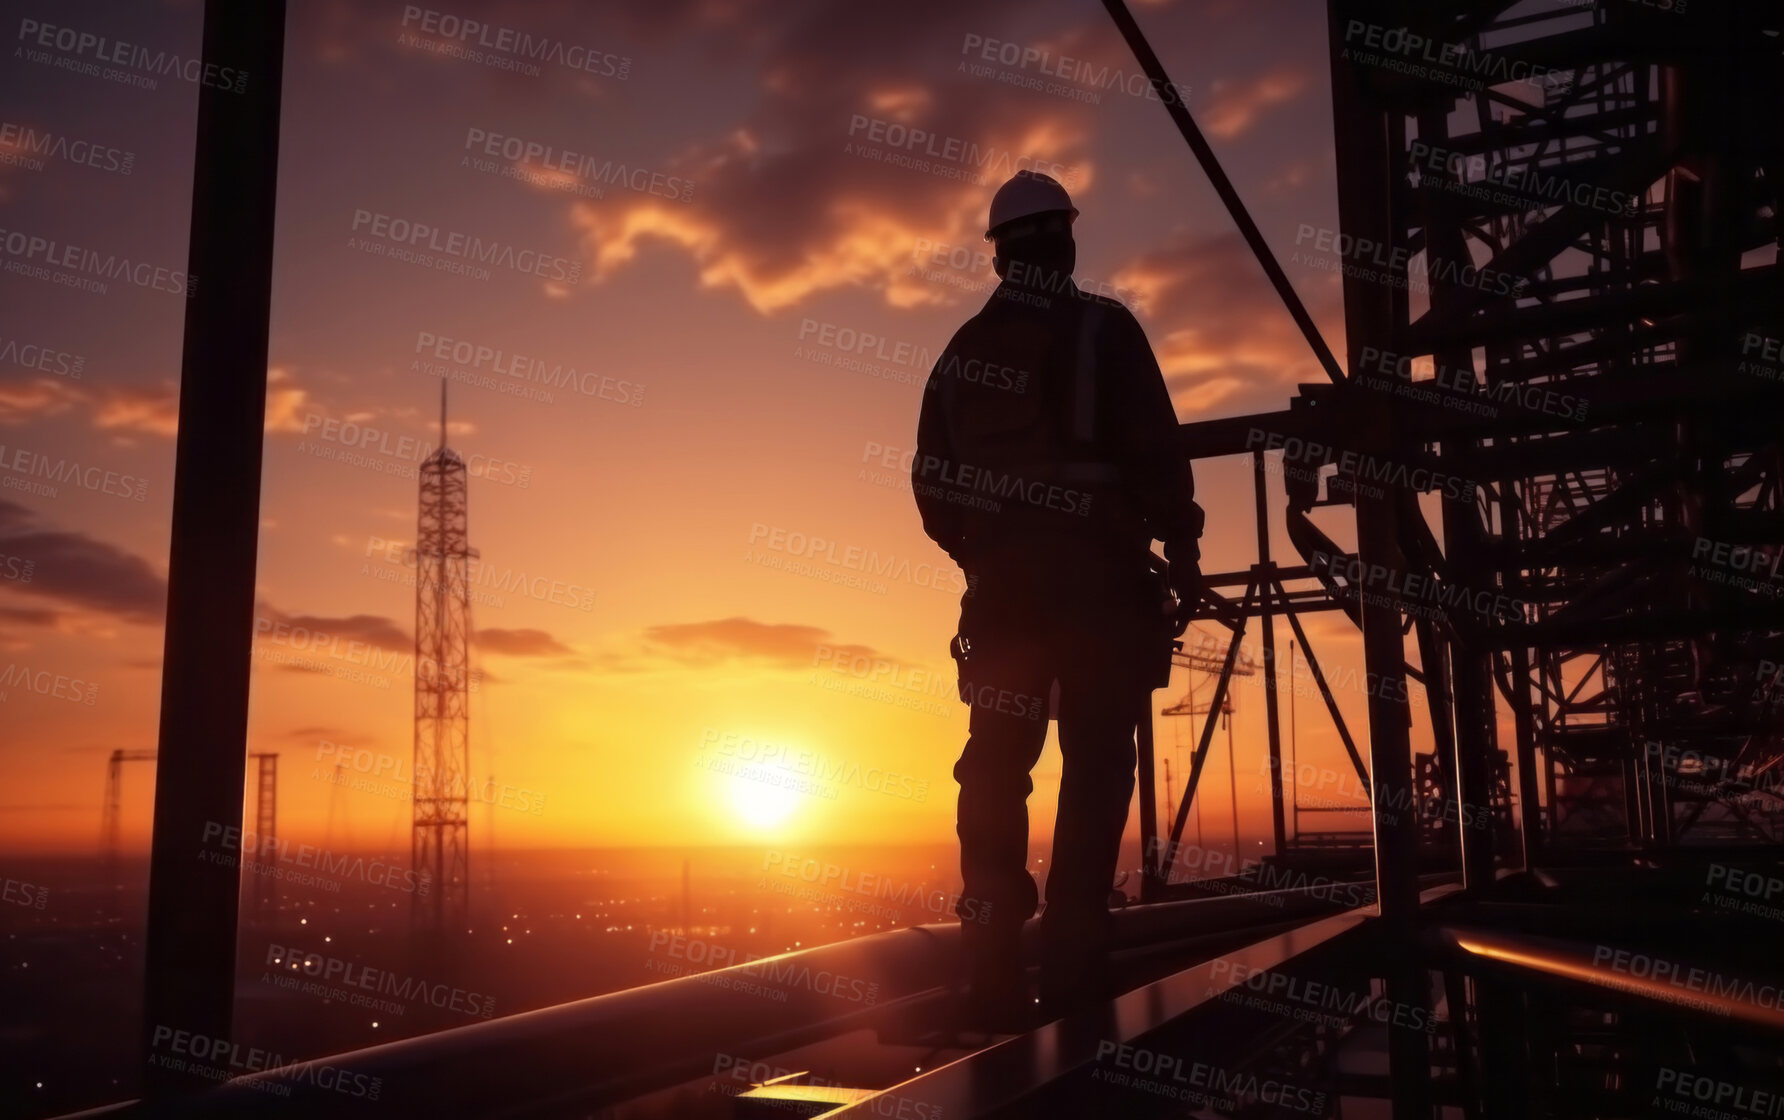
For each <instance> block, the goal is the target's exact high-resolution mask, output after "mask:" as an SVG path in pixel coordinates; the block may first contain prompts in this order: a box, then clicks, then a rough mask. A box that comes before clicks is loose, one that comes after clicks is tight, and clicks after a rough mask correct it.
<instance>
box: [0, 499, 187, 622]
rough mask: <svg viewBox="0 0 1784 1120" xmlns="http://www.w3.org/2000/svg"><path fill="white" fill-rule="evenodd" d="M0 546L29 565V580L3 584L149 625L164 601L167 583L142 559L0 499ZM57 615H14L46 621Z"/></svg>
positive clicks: (16, 504)
mask: <svg viewBox="0 0 1784 1120" xmlns="http://www.w3.org/2000/svg"><path fill="white" fill-rule="evenodd" d="M0 550H4V551H5V552H6V554H7V555H8V556H11V557H16V558H17V559H18V560H19V561H20V562H21V563H23V564H29V565H30V566H31V578H30V580H29V581H21V580H9V581H8V582H7V584H6V586H7V587H9V588H12V589H13V590H15V591H18V592H20V593H22V594H26V595H35V596H42V597H44V598H48V599H53V600H55V601H56V602H58V603H62V604H64V605H67V606H71V607H77V608H80V609H83V610H89V611H96V612H99V613H101V614H106V615H110V616H113V617H115V618H118V619H121V620H123V621H125V622H132V623H137V624H139V625H152V624H155V623H158V622H159V621H160V620H161V616H162V612H163V611H164V610H165V608H166V605H167V581H166V580H165V579H164V578H163V577H162V576H161V575H160V573H158V572H157V571H156V570H155V569H154V568H153V567H152V566H151V565H150V564H149V562H148V561H147V560H144V559H143V558H142V557H140V556H137V555H136V554H135V553H132V552H127V551H125V550H124V549H121V548H119V547H117V546H116V545H112V544H108V543H106V542H105V541H102V540H98V539H96V538H94V537H90V536H88V535H86V534H85V533H71V532H64V531H62V530H60V529H55V528H52V527H49V526H47V525H43V524H41V523H40V522H39V521H38V519H37V517H36V515H35V514H33V513H32V512H31V511H30V510H28V509H26V508H25V507H24V506H21V505H19V504H18V503H16V502H10V501H7V500H5V499H0ZM58 620H59V619H58V617H54V616H52V617H44V616H42V615H38V616H35V617H20V618H18V621H21V622H34V623H37V624H40V625H50V624H54V623H55V622H57V621H58Z"/></svg>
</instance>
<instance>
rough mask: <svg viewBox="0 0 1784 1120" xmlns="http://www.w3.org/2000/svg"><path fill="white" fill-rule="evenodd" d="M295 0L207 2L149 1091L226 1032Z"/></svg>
mask: <svg viewBox="0 0 1784 1120" xmlns="http://www.w3.org/2000/svg"><path fill="white" fill-rule="evenodd" d="M284 43H285V2H284V0H253V2H249V3H244V2H241V0H209V2H208V3H207V4H205V9H204V63H205V65H206V67H207V69H206V74H208V75H216V74H219V73H226V74H228V75H229V76H231V77H233V78H236V79H237V80H236V81H233V82H231V83H230V84H229V85H222V84H201V85H200V87H199V94H198V139H197V153H196V158H195V167H194V173H193V182H192V231H191V251H190V256H189V258H188V264H187V272H188V275H190V276H192V277H193V278H194V279H193V282H192V287H191V290H190V292H189V293H188V294H189V296H190V298H189V299H188V301H187V304H186V333H185V353H184V358H183V360H182V362H181V367H180V421H179V422H180V429H179V438H178V441H177V443H176V446H175V459H174V493H173V524H172V541H171V546H170V548H169V554H168V565H167V566H168V571H167V631H166V638H165V645H164V647H163V654H162V674H161V723H160V751H159V765H158V766H157V768H156V782H155V832H154V841H153V847H152V850H151V852H150V860H149V913H148V930H147V934H146V946H145V954H144V956H145V959H144V984H143V1019H142V1023H141V1024H140V1033H141V1038H142V1046H143V1057H144V1066H143V1092H144V1094H145V1096H150V1097H167V1096H170V1095H173V1094H176V1093H179V1092H182V1091H185V1090H190V1089H195V1088H200V1087H203V1086H206V1085H208V1084H209V1082H206V1081H204V1080H203V1079H202V1078H197V1077H196V1075H194V1074H192V1073H190V1072H176V1071H174V1070H172V1069H168V1068H164V1067H163V1066H162V1065H160V1064H158V1063H157V1062H156V1061H155V1059H156V1058H157V1057H158V1056H163V1055H159V1054H158V1053H157V1051H156V1050H155V1049H154V1046H155V1043H154V1035H155V1032H156V1030H157V1029H160V1028H165V1029H169V1030H185V1031H190V1032H192V1033H194V1034H198V1035H203V1036H206V1037H210V1038H213V1039H227V1038H228V1037H229V1035H230V1011H231V1004H232V1002H233V999H234V979H235V976H234V974H235V938H236V907H237V904H238V901H239V892H240V879H239V875H240V871H239V869H238V868H237V867H235V866H233V865H231V863H229V862H212V861H210V860H208V859H206V858H203V857H204V856H205V855H206V849H205V836H206V829H207V828H210V829H211V830H212V835H215V830H216V829H217V828H219V827H221V828H226V829H227V828H236V829H239V828H240V827H241V823H242V781H243V776H244V771H245V768H246V765H247V749H246V747H247V743H246V740H247V726H248V681H249V667H250V666H249V659H250V656H251V646H252V643H253V636H254V563H255V548H256V546H257V543H258V538H259V533H260V459H261V452H262V428H263V427H264V423H265V410H266V357H267V332H268V321H269V318H270V315H271V309H272V266H273V199H274V194H275V188H276V186H277V182H278V155H279V93H280V90H279V86H280V81H281V73H282V63H283V58H284Z"/></svg>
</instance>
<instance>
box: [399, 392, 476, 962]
mask: <svg viewBox="0 0 1784 1120" xmlns="http://www.w3.org/2000/svg"><path fill="white" fill-rule="evenodd" d="M466 481H467V475H466V471H465V461H464V460H463V459H461V458H459V456H458V454H457V452H455V451H453V450H452V449H451V448H449V447H447V446H446V387H445V385H444V384H442V385H441V386H440V445H439V447H438V448H437V449H436V450H435V451H434V452H433V454H431V455H429V456H428V457H427V459H426V460H424V461H423V462H422V464H421V494H420V511H419V514H418V517H417V524H416V538H415V552H416V571H415V803H414V826H413V829H414V830H413V834H412V837H411V841H410V858H411V861H412V865H413V867H414V869H415V873H416V876H417V878H418V879H419V880H420V882H421V883H422V884H425V886H418V889H417V891H416V894H415V895H414V905H413V907H412V911H411V912H412V917H413V921H414V926H415V929H416V931H417V932H418V933H422V934H429V935H440V934H443V933H444V932H445V930H446V929H448V928H449V923H457V924H458V926H459V928H461V929H462V928H463V926H464V921H465V918H466V916H467V913H468V910H469V902H470V886H471V875H470V860H471V845H470V836H469V833H470V761H471V757H470V751H471V745H470V744H471V736H470V666H469V642H470V633H471V599H470V585H469V576H468V562H469V560H470V558H471V557H473V556H475V555H476V553H475V551H474V550H473V549H472V548H471V547H470V544H469V540H468V529H467V514H466V503H465V498H466ZM423 890H425V892H426V893H422V892H423Z"/></svg>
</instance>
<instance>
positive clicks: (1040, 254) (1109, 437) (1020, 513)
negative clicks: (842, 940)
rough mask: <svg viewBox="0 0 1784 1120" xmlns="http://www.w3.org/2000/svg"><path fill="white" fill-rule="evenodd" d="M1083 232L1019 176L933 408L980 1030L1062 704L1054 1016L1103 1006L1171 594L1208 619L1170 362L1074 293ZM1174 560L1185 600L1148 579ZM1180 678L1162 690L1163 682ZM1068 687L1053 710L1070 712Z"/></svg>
mask: <svg viewBox="0 0 1784 1120" xmlns="http://www.w3.org/2000/svg"><path fill="white" fill-rule="evenodd" d="M1077 216H1078V211H1077V210H1076V209H1075V208H1074V207H1073V206H1072V201H1071V198H1070V197H1069V196H1068V195H1067V194H1066V191H1065V188H1064V187H1062V186H1060V185H1059V183H1058V182H1056V181H1055V180H1053V179H1051V178H1049V177H1048V176H1046V175H1041V174H1037V173H1029V172H1023V173H1019V174H1018V175H1016V177H1014V178H1012V179H1011V180H1010V181H1009V182H1007V183H1005V184H1004V185H1003V186H1002V187H1001V188H1000V189H999V190H998V192H997V195H996V197H995V198H993V199H992V202H991V220H990V222H989V223H988V225H989V228H988V230H987V232H986V235H985V236H986V239H987V240H991V241H995V242H996V246H997V251H996V256H995V258H994V261H993V265H994V267H995V269H996V271H997V275H998V276H999V277H1000V278H1001V281H1002V282H1001V283H1000V284H999V285H998V287H997V289H996V290H995V291H994V292H993V293H992V294H991V298H990V299H989V300H988V301H986V304H985V306H984V308H983V309H982V310H981V311H980V312H979V313H978V314H977V315H975V316H973V317H972V318H971V319H969V320H967V322H966V325H964V326H962V327H961V328H960V330H959V331H958V332H956V333H955V335H954V338H953V340H952V341H951V342H950V343H949V344H948V348H947V350H946V351H945V352H944V353H943V354H942V356H941V359H940V360H939V361H937V362H936V365H935V369H934V370H933V371H932V372H931V373H930V375H929V384H928V387H927V391H926V393H925V396H924V398H923V409H922V418H921V420H920V421H919V423H918V429H917V454H916V458H915V461H914V462H913V464H912V468H911V483H912V489H913V490H914V491H915V494H916V499H917V508H918V510H919V512H920V513H921V514H922V517H923V528H924V531H925V532H927V533H928V534H929V536H930V537H931V538H933V539H934V540H935V542H936V543H937V544H939V545H941V546H942V548H944V549H946V550H947V552H948V555H949V556H951V557H953V559H954V560H955V561H956V562H957V563H958V564H959V565H960V566H961V568H962V570H963V571H964V572H965V573H966V579H967V591H966V593H965V595H964V596H963V597H962V599H961V604H960V630H959V634H958V635H957V636H956V638H955V640H954V645H953V653H954V656H955V658H956V660H957V661H958V663H959V666H960V689H961V699H962V700H963V701H965V702H966V703H967V704H969V705H970V708H971V712H970V716H969V727H970V734H969V737H968V739H967V743H966V749H965V751H964V752H963V753H962V754H961V756H960V761H959V762H958V763H957V764H956V765H955V767H954V778H955V780H956V781H958V782H959V783H960V805H959V814H960V815H959V832H960V869H961V874H962V877H963V879H964V881H965V886H964V889H963V890H962V892H961V895H962V897H961V902H960V905H959V906H957V907H956V913H958V914H959V915H960V917H961V932H962V939H963V942H964V946H965V949H966V953H967V960H968V967H969V972H968V985H967V992H968V998H967V1003H966V1007H965V1010H966V1018H967V1021H968V1023H969V1025H974V1026H980V1027H988V1028H992V1029H996V1028H999V1027H1004V1026H1006V1025H1007V1026H1008V1028H1009V1029H1020V1028H1021V1025H1022V1023H1023V1022H1024V1019H1025V1017H1026V1015H1025V1013H1026V1012H1027V1011H1028V1010H1030V1008H1029V1006H1028V996H1027V993H1026V990H1025V988H1026V984H1025V978H1024V974H1023V972H1022V970H1021V966H1020V964H1019V958H1018V952H1017V946H1018V942H1019V939H1020V933H1021V929H1022V925H1023V923H1024V922H1025V921H1026V920H1027V919H1029V918H1030V917H1032V916H1033V915H1034V913H1035V909H1036V907H1037V904H1038V901H1039V898H1038V894H1037V892H1036V889H1035V882H1034V879H1033V878H1032V877H1031V876H1030V875H1029V873H1028V868H1027V847H1028V795H1029V793H1030V792H1032V791H1033V789H1034V784H1033V782H1032V781H1031V780H1030V778H1029V770H1030V769H1031V768H1032V767H1033V766H1034V764H1035V761H1036V759H1038V758H1039V757H1040V754H1041V747H1042V745H1043V743H1044V741H1045V739H1046V735H1047V722H1048V719H1049V711H1050V708H1049V698H1050V695H1051V696H1052V697H1056V699H1057V711H1056V718H1057V719H1058V720H1059V743H1060V750H1061V753H1062V754H1063V755H1064V759H1065V769H1064V774H1063V776H1062V777H1061V779H1060V794H1059V817H1058V821H1057V823H1056V824H1055V826H1054V834H1053V858H1052V861H1051V865H1050V867H1049V868H1048V872H1047V907H1046V911H1045V913H1044V915H1043V917H1042V919H1041V992H1040V994H1041V1002H1042V1005H1043V1010H1047V1011H1051V1012H1060V1011H1065V1010H1069V1009H1071V1008H1072V1007H1073V1006H1076V1005H1078V1004H1080V1003H1082V1002H1083V1001H1085V1000H1088V999H1092V998H1095V997H1097V996H1100V995H1105V994H1111V993H1109V992H1108V991H1107V983H1108V977H1107V951H1108V940H1109V925H1110V918H1109V899H1110V894H1111V891H1112V889H1113V887H1114V879H1115V869H1116V862H1117V859H1118V857H1119V849H1120V846H1121V836H1122V832H1123V831H1124V829H1125V827H1126V824H1127V809H1128V802H1129V800H1130V799H1131V798H1132V796H1133V787H1134V757H1135V755H1134V727H1135V724H1136V723H1137V721H1138V720H1140V719H1142V718H1147V708H1148V706H1149V701H1150V696H1151V691H1152V690H1153V689H1155V688H1159V687H1162V686H1163V685H1164V684H1165V683H1167V679H1168V676H1169V664H1170V643H1171V637H1172V634H1173V632H1174V629H1175V628H1174V626H1173V620H1172V617H1171V609H1172V604H1171V603H1170V598H1169V593H1168V592H1169V591H1170V590H1174V591H1175V592H1176V593H1177V595H1178V597H1179V599H1180V601H1181V603H1182V604H1183V608H1184V609H1187V608H1190V607H1193V606H1194V605H1195V604H1196V603H1197V602H1199V601H1200V598H1201V573H1200V571H1199V568H1198V564H1199V561H1200V552H1199V550H1198V547H1197V540H1198V538H1199V537H1200V536H1201V533H1202V511H1201V509H1200V508H1199V507H1198V506H1197V505H1196V503H1195V501H1194V489H1195V488H1194V483H1193V480H1192V479H1191V475H1190V469H1189V464H1188V460H1187V459H1186V458H1185V457H1184V456H1183V455H1182V454H1181V453H1180V452H1179V451H1178V450H1177V448H1176V443H1177V416H1176V413H1175V411H1174V410H1173V409H1172V406H1171V398H1170V394H1169V393H1168V392H1167V391H1166V389H1165V384H1164V378H1163V376H1162V375H1161V374H1160V373H1159V368H1158V362H1157V360H1156V359H1154V357H1153V355H1152V348H1151V347H1150V346H1149V345H1148V344H1147V342H1146V336H1145V334H1144V332H1143V331H1142V330H1141V328H1140V324H1139V323H1138V321H1136V320H1135V318H1134V316H1133V314H1132V313H1131V312H1129V311H1128V310H1127V308H1125V307H1123V306H1122V305H1121V304H1120V303H1118V302H1116V301H1114V300H1110V299H1104V298H1100V297H1096V296H1092V295H1089V294H1087V293H1084V292H1082V291H1080V290H1079V289H1078V287H1077V286H1076V284H1074V283H1073V282H1072V279H1071V275H1072V270H1073V268H1074V266H1075V264H1076V258H1077V246H1076V244H1075V243H1074V242H1073V240H1072V222H1073V221H1074V220H1075V219H1076V218H1077ZM1154 539H1157V540H1160V541H1162V542H1164V546H1165V558H1166V559H1167V560H1168V561H1169V562H1170V568H1169V571H1170V576H1169V589H1168V590H1167V588H1166V587H1165V586H1164V585H1163V584H1162V583H1161V578H1160V575H1159V574H1158V573H1157V572H1156V571H1155V570H1154V568H1153V566H1152V564H1151V561H1152V559H1153V556H1152V552H1151V543H1152V541H1153V540H1154ZM1161 673H1162V677H1161ZM1055 687H1056V688H1057V691H1054V689H1055Z"/></svg>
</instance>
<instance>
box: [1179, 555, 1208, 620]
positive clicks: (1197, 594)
mask: <svg viewBox="0 0 1784 1120" xmlns="http://www.w3.org/2000/svg"><path fill="white" fill-rule="evenodd" d="M1170 580H1171V591H1172V593H1173V594H1175V595H1176V596H1177V633H1179V634H1181V633H1183V631H1185V630H1187V629H1188V628H1189V616H1190V615H1192V614H1194V613H1195V611H1196V608H1198V607H1200V606H1201V605H1202V591H1203V589H1204V587H1205V586H1206V585H1205V584H1203V582H1202V568H1201V565H1200V564H1198V563H1196V561H1194V560H1187V561H1179V562H1178V563H1175V564H1172V565H1171V571H1170Z"/></svg>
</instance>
